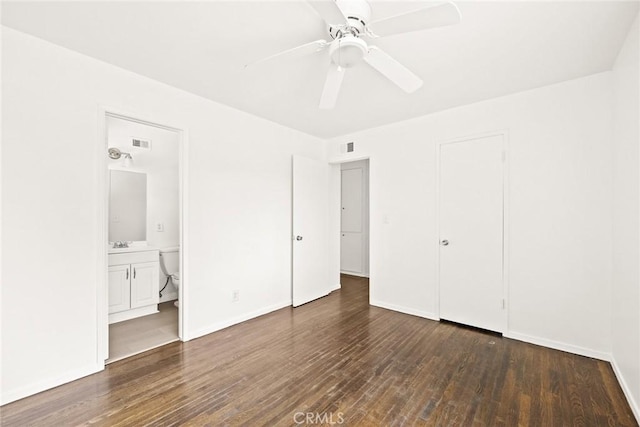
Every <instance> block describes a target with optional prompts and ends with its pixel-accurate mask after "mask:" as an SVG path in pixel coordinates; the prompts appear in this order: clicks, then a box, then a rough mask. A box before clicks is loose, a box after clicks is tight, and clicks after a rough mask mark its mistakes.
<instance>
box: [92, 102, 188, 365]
mask: <svg viewBox="0 0 640 427" xmlns="http://www.w3.org/2000/svg"><path fill="white" fill-rule="evenodd" d="M107 116H109V117H115V118H120V119H122V120H127V121H130V122H134V123H140V124H143V125H147V126H153V127H156V128H160V129H166V130H170V131H173V132H176V133H177V134H178V138H179V140H178V164H179V173H178V175H179V178H178V179H179V181H180V182H179V188H180V200H179V203H180V206H179V218H180V276H181V286H180V289H179V291H178V295H179V296H178V298H179V299H180V301H181V303H180V307H179V310H178V336H179V337H180V340H182V341H187V340H188V335H189V334H188V332H187V331H188V329H187V322H186V319H187V316H186V314H185V312H186V311H187V310H186V308H187V307H188V306H189V305H188V296H187V294H188V287H189V286H188V285H187V284H188V276H189V271H188V265H187V262H186V261H185V260H187V259H188V256H187V254H188V251H189V247H188V238H187V227H188V225H187V224H186V221H185V218H188V203H187V202H188V195H187V193H188V184H187V182H188V155H187V153H188V139H189V131H188V129H187V127H186V126H173V125H171V124H166V121H164V120H161V121H162V122H164V123H165V124H162V123H159V122H158V121H157V120H155V119H149V120H147V119H145V118H141V115H140V114H138V113H136V112H130V111H124V110H122V109H119V108H113V107H109V106H104V105H100V106H98V120H97V124H98V143H97V144H96V159H97V164H96V169H97V174H98V177H97V186H98V188H97V191H96V198H97V201H96V205H97V207H98V209H97V211H98V212H97V215H96V218H97V221H98V225H97V229H98V230H99V232H100V234H99V238H98V249H97V251H96V252H97V266H96V272H97V280H96V285H97V290H96V294H97V296H96V304H97V307H96V312H97V319H96V328H97V359H98V360H97V363H98V365H100V366H102V369H104V366H105V360H106V359H107V358H108V357H109V321H108V318H109V315H108V304H109V295H108V284H107V282H108V258H107V256H108V255H107V247H108V242H109V234H108V233H109V232H108V221H107V214H106V212H107V208H108V206H109V194H108V187H107V183H108V164H109V163H108V161H107V156H106V155H105V153H106V151H107V148H108V140H107V139H108V135H107V121H106V118H107ZM185 285H187V286H185Z"/></svg>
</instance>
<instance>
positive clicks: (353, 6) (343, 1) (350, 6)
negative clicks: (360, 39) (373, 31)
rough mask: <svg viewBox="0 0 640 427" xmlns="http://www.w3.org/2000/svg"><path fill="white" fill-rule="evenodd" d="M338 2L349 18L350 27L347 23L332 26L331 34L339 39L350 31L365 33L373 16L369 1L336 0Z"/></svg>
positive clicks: (330, 28) (343, 12) (352, 32)
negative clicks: (346, 25)
mask: <svg viewBox="0 0 640 427" xmlns="http://www.w3.org/2000/svg"><path fill="white" fill-rule="evenodd" d="M336 4H337V5H338V8H339V9H340V11H341V12H342V14H343V15H344V16H345V17H346V18H347V22H348V27H345V25H336V26H331V27H329V35H330V36H331V37H332V38H334V39H337V38H340V37H341V36H342V35H344V34H348V33H351V34H364V30H365V26H366V25H367V22H369V18H371V6H369V3H367V1H366V0H336ZM345 30H346V31H345Z"/></svg>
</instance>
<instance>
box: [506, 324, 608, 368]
mask: <svg viewBox="0 0 640 427" xmlns="http://www.w3.org/2000/svg"><path fill="white" fill-rule="evenodd" d="M503 336H504V337H506V338H511V339H514V340H518V341H524V342H528V343H530V344H535V345H541V346H543V347H548V348H552V349H554V350H560V351H566V352H567V353H573V354H577V355H579V356H586V357H592V358H594V359H599V360H604V361H605V362H609V361H610V359H611V355H610V354H609V353H606V352H604V351H597V350H592V349H590V348H584V347H580V346H577V345H571V344H566V343H562V342H558V341H553V340H548V339H546V338H539V337H534V336H531V335H526V334H521V333H519V332H513V331H508V332H505V333H504V334H503Z"/></svg>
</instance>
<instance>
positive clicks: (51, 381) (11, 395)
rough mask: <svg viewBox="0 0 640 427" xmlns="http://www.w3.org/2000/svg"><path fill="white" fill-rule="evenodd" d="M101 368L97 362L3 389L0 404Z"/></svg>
mask: <svg viewBox="0 0 640 427" xmlns="http://www.w3.org/2000/svg"><path fill="white" fill-rule="evenodd" d="M103 369H104V366H103V365H98V364H97V363H96V364H91V365H89V366H85V367H84V368H81V369H74V370H73V371H69V372H66V373H65V374H64V375H59V376H55V377H52V378H47V379H45V380H42V381H38V382H37V383H33V384H29V385H26V386H23V387H20V388H18V389H17V390H10V391H5V390H3V391H2V395H1V396H0V405H6V404H7V403H11V402H15V401H16V400H20V399H24V398H25V397H29V396H33V395H34V394H37V393H41V392H43V391H46V390H49V389H52V388H54V387H58V386H61V385H63V384H66V383H70V382H71V381H75V380H78V379H80V378H82V377H86V376H88V375H91V374H95V373H96V372H100V371H102V370H103Z"/></svg>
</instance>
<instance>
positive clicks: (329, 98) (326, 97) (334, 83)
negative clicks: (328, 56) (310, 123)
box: [318, 62, 344, 110]
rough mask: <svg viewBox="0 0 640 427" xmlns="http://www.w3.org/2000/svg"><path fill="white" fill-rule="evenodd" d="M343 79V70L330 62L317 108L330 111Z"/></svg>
mask: <svg viewBox="0 0 640 427" xmlns="http://www.w3.org/2000/svg"><path fill="white" fill-rule="evenodd" d="M343 78H344V68H342V67H341V66H339V65H337V64H334V63H333V62H332V63H331V66H330V67H329V72H328V73H327V79H326V80H325V82H324V89H322V96H321V97H320V105H319V106H318V107H319V108H321V109H323V110H330V109H332V108H333V107H334V106H335V105H336V100H337V99H338V93H339V92H340V86H341V85H342V79H343Z"/></svg>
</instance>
